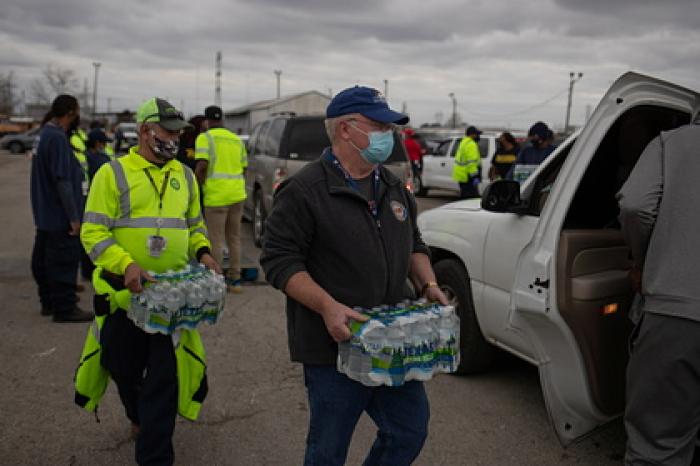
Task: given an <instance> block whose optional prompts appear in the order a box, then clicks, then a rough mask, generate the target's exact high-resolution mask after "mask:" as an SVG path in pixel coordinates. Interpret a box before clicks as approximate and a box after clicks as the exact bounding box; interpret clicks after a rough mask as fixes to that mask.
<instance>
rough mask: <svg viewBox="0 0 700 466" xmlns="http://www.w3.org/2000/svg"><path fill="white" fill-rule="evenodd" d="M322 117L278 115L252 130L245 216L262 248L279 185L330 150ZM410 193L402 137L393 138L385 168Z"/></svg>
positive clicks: (254, 238) (256, 241) (408, 165)
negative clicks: (392, 147) (326, 150)
mask: <svg viewBox="0 0 700 466" xmlns="http://www.w3.org/2000/svg"><path fill="white" fill-rule="evenodd" d="M324 119H325V117H324V116H322V115H317V116H295V115H291V114H284V115H278V116H275V117H273V118H270V119H269V120H266V121H263V122H261V123H259V124H258V125H256V126H255V128H253V131H252V133H251V135H250V139H249V141H248V169H247V170H246V175H245V178H246V194H247V195H248V198H247V199H246V201H245V205H244V215H245V216H246V217H248V218H250V219H251V220H252V222H253V240H254V242H255V244H256V245H257V246H261V245H262V236H263V233H264V229H265V219H266V218H267V213H268V212H270V210H271V209H272V197H273V195H274V193H275V190H276V189H277V188H278V187H279V185H280V183H281V182H282V181H283V180H284V179H286V178H288V177H290V176H292V175H294V174H295V173H296V172H298V171H299V170H300V169H301V168H302V167H303V166H304V165H306V164H307V163H309V162H310V161H312V160H316V159H317V158H318V157H319V156H320V155H321V153H322V152H323V149H325V148H326V147H328V146H330V145H331V143H330V140H329V139H328V135H327V134H326V127H325V124H324ZM384 165H385V166H386V167H387V168H388V169H389V170H391V171H392V172H393V173H394V174H395V175H396V176H397V177H399V178H400V179H401V180H402V181H403V182H404V183H405V184H406V186H407V188H408V189H412V175H411V167H410V164H409V163H408V158H407V156H406V151H405V149H404V146H403V143H402V142H401V137H400V136H399V134H398V133H395V134H394V151H393V152H392V154H391V156H390V157H389V160H388V161H387V162H386V163H385V164H384Z"/></svg>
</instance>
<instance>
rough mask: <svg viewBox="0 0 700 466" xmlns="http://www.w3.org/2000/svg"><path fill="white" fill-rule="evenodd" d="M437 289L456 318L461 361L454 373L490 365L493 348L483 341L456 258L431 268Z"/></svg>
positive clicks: (466, 279)
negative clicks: (457, 320)
mask: <svg viewBox="0 0 700 466" xmlns="http://www.w3.org/2000/svg"><path fill="white" fill-rule="evenodd" d="M434 270H435V276H436V278H437V281H438V283H439V284H440V288H441V289H442V290H443V292H444V293H445V294H446V295H447V298H448V299H449V300H450V304H452V305H453V306H454V307H455V312H456V313H457V316H459V333H460V336H459V349H460V356H461V360H460V363H459V367H458V368H457V374H462V375H464V374H475V373H478V372H482V371H484V370H486V369H487V368H488V367H489V366H490V365H491V363H492V362H493V359H494V356H495V354H496V348H495V347H494V346H493V345H491V344H490V343H489V342H487V341H486V339H485V338H484V335H483V334H482V333H481V328H479V322H478V321H477V319H476V313H475V312H474V302H473V300H472V290H471V283H470V281H469V274H468V273H467V271H466V270H465V269H464V266H463V265H462V264H461V263H460V262H459V261H457V260H456V259H444V260H441V261H439V262H438V263H437V264H435V266H434Z"/></svg>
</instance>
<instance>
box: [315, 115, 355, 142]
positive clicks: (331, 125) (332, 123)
mask: <svg viewBox="0 0 700 466" xmlns="http://www.w3.org/2000/svg"><path fill="white" fill-rule="evenodd" d="M359 115H360V114H359V113H348V114H347V115H341V116H339V117H335V118H326V120H325V121H324V123H325V124H326V133H328V139H330V140H331V144H333V143H335V132H336V130H337V129H338V123H340V122H341V121H347V120H352V119H353V118H357V117H358V116H359Z"/></svg>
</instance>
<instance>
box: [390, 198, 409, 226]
mask: <svg viewBox="0 0 700 466" xmlns="http://www.w3.org/2000/svg"><path fill="white" fill-rule="evenodd" d="M391 211H392V212H393V213H394V217H396V220H398V221H399V222H405V221H406V217H408V212H406V207H405V206H404V205H403V204H401V203H400V202H398V201H391Z"/></svg>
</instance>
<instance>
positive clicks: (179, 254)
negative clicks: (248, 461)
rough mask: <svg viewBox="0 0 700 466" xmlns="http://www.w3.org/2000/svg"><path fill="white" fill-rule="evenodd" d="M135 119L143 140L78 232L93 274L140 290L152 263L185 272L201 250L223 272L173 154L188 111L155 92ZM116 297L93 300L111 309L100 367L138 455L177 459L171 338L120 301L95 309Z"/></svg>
mask: <svg viewBox="0 0 700 466" xmlns="http://www.w3.org/2000/svg"><path fill="white" fill-rule="evenodd" d="M137 123H138V136H139V144H138V146H135V147H132V148H131V149H130V151H129V153H128V154H127V155H125V156H123V157H121V158H119V159H117V160H115V161H112V162H110V163H108V164H105V165H103V166H102V167H101V168H100V169H99V170H98V171H97V173H96V174H95V178H94V179H93V183H92V186H91V189H90V194H89V196H88V201H87V206H86V209H85V215H84V218H83V227H82V230H81V234H80V237H81V240H82V243H83V246H84V248H85V250H86V251H87V252H88V254H89V255H90V258H91V259H92V260H93V261H94V262H95V265H96V266H97V267H99V269H98V270H100V269H101V270H102V271H101V273H100V274H99V275H98V274H97V273H96V274H95V275H94V277H93V278H94V281H95V289H96V290H98V291H99V290H104V289H105V288H106V287H105V283H104V282H106V283H108V284H109V287H110V288H111V289H113V290H115V292H119V291H121V290H123V289H125V288H128V290H129V291H130V292H131V293H140V292H141V291H142V290H143V284H144V283H145V282H152V281H154V278H153V277H152V276H151V275H150V274H149V273H148V272H146V270H150V271H154V272H157V273H160V272H166V271H167V270H178V269H181V268H183V267H184V266H185V265H186V264H187V263H188V261H190V260H191V259H192V258H195V257H196V259H197V260H198V261H199V262H200V263H202V264H204V265H205V266H207V267H208V268H210V269H212V270H215V271H217V272H219V273H220V272H221V269H220V268H219V266H218V264H217V263H216V262H215V261H214V259H213V258H212V256H211V254H210V243H209V240H208V238H207V231H206V227H205V225H204V221H203V219H202V216H201V212H200V206H199V192H198V187H197V183H196V182H195V179H194V174H193V173H192V171H191V170H190V169H189V168H187V167H185V166H183V165H182V164H181V163H180V162H178V161H177V160H174V157H175V155H176V154H177V141H178V138H179V135H180V132H181V131H182V129H183V128H185V127H186V126H187V123H186V122H185V121H184V119H183V118H182V114H181V113H180V112H178V111H177V110H176V109H175V108H174V107H173V106H172V105H170V104H169V103H168V102H166V101H165V100H163V99H159V98H153V99H150V100H148V101H146V102H145V103H144V104H143V105H142V106H141V107H140V108H139V110H138V112H137ZM115 296H116V293H115V294H114V296H112V295H111V293H110V295H109V296H107V297H105V296H104V295H103V294H99V293H98V296H97V297H96V301H95V302H96V314H100V315H105V314H108V315H107V317H106V318H105V320H104V323H103V325H102V328H101V331H100V337H99V341H100V344H101V349H102V353H101V356H100V357H101V365H102V366H103V367H104V368H105V369H106V370H107V371H108V372H109V374H110V375H111V377H112V379H113V380H114V381H115V382H116V384H117V387H118V389H119V395H120V397H121V400H122V403H123V404H124V407H125V409H126V415H127V417H128V418H129V419H130V420H131V422H132V431H133V433H134V434H135V435H136V436H137V439H136V461H137V462H138V463H139V464H172V462H173V458H174V455H173V446H172V434H173V431H174V428H175V417H176V414H177V410H178V377H181V374H180V370H179V368H180V360H179V359H178V360H176V355H175V351H174V349H173V339H172V337H171V336H170V335H163V334H149V333H146V332H144V331H143V330H142V329H141V328H139V327H137V326H136V325H135V324H134V323H133V322H132V320H131V319H130V318H129V317H128V316H127V312H128V311H127V310H125V309H124V305H123V304H121V305H119V306H115V307H119V309H112V308H111V307H110V306H106V308H107V310H108V311H109V312H105V309H104V308H105V306H102V307H103V309H102V310H98V309H97V304H98V302H102V303H103V304H104V301H105V299H106V300H107V301H110V302H111V303H114V302H115V301H117V300H116V298H115ZM98 298H101V299H98ZM127 302H128V301H127ZM195 333H196V332H195ZM189 335H190V334H188V336H189ZM197 338H198V336H197ZM202 356H203V354H201V355H198V356H197V359H201V357H202ZM79 370H80V369H79ZM78 379H80V374H78V376H77V377H76V382H77V381H78ZM180 382H182V381H180ZM181 390H182V387H181ZM97 395H99V393H98V394H97Z"/></svg>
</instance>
